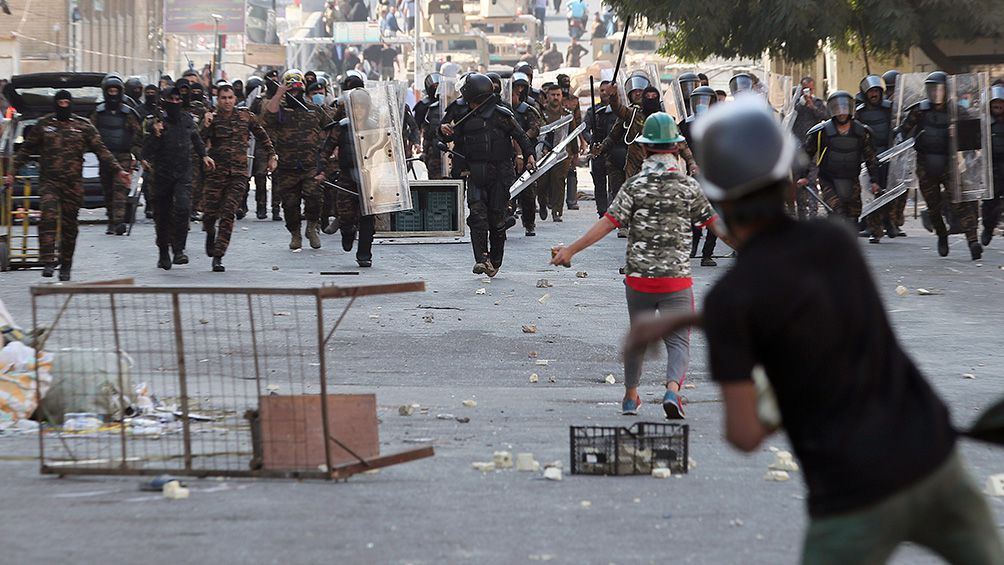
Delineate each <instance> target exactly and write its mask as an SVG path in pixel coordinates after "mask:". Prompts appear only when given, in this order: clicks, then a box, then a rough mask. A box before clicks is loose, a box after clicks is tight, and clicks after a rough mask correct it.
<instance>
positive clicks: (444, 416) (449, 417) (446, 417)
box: [436, 414, 457, 420]
mask: <svg viewBox="0 0 1004 565" xmlns="http://www.w3.org/2000/svg"><path fill="white" fill-rule="evenodd" d="M436 419H437V420H456V419H457V417H456V416H454V415H453V414H436Z"/></svg>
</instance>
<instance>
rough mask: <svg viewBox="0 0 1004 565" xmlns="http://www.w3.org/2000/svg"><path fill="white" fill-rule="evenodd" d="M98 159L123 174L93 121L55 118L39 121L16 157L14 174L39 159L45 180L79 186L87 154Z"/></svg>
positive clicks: (49, 117)
mask: <svg viewBox="0 0 1004 565" xmlns="http://www.w3.org/2000/svg"><path fill="white" fill-rule="evenodd" d="M87 152H92V153H94V154H95V155H97V157H98V160H100V161H101V163H102V164H103V165H105V166H106V167H108V168H109V169H110V170H112V171H114V172H115V173H116V174H117V173H118V172H119V171H121V170H122V168H121V167H119V163H118V161H117V160H116V159H115V156H114V155H112V154H111V152H110V151H108V148H106V147H105V144H104V143H101V135H100V134H99V133H98V130H97V128H95V127H94V124H92V123H91V122H90V121H89V120H87V119H85V118H81V117H80V116H76V115H74V116H72V117H71V118H70V119H68V120H58V119H56V116H55V115H54V114H50V115H48V116H45V117H43V118H42V119H40V120H38V123H36V124H35V125H34V126H32V128H31V130H29V131H28V135H27V136H26V137H25V139H24V143H22V144H21V146H20V147H18V150H17V155H16V156H15V157H14V170H15V171H17V170H19V169H20V168H21V167H23V166H24V165H26V164H27V163H28V161H29V160H30V159H31V156H32V155H39V156H40V157H41V158H40V159H39V166H40V167H41V175H40V176H41V178H43V179H58V180H63V181H67V182H73V183H78V182H80V179H81V177H82V176H83V171H84V153H87Z"/></svg>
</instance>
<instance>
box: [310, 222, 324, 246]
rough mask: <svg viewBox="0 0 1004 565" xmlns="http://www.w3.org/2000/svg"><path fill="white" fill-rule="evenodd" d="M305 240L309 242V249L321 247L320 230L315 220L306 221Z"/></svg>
mask: <svg viewBox="0 0 1004 565" xmlns="http://www.w3.org/2000/svg"><path fill="white" fill-rule="evenodd" d="M307 241H309V242H310V248H311V249H320V248H321V232H320V230H319V229H318V225H317V222H307Z"/></svg>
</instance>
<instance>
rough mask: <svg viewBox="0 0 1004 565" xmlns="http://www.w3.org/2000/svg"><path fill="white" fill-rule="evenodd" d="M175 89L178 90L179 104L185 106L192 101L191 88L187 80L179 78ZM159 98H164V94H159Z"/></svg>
mask: <svg viewBox="0 0 1004 565" xmlns="http://www.w3.org/2000/svg"><path fill="white" fill-rule="evenodd" d="M175 87H177V89H178V95H179V96H181V103H182V104H183V105H185V106H187V105H188V103H189V102H190V101H191V100H192V87H191V85H190V84H189V82H188V79H187V78H179V79H178V82H177V83H175ZM160 97H161V98H163V97H164V93H163V92H162V93H161V94H160Z"/></svg>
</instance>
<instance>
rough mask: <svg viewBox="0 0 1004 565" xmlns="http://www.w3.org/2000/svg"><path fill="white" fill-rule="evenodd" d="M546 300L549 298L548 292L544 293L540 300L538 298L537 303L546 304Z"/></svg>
mask: <svg viewBox="0 0 1004 565" xmlns="http://www.w3.org/2000/svg"><path fill="white" fill-rule="evenodd" d="M548 298H551V293H550V292H548V293H545V294H544V296H541V297H540V298H538V299H537V302H540V303H541V304H543V303H545V302H547V299H548Z"/></svg>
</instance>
